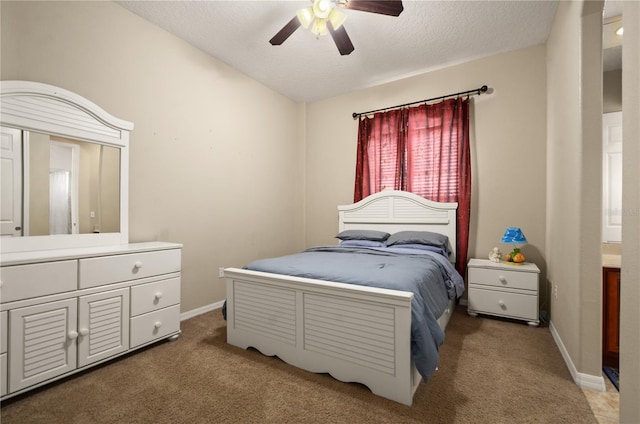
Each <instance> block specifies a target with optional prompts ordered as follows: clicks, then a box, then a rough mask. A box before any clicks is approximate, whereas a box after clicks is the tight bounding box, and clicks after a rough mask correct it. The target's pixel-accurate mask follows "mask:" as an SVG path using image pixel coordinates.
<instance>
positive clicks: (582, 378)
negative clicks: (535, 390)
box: [549, 321, 607, 392]
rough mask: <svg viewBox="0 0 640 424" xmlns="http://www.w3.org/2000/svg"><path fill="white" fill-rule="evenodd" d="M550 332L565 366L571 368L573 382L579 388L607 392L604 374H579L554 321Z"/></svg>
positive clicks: (550, 326) (550, 325)
mask: <svg viewBox="0 0 640 424" xmlns="http://www.w3.org/2000/svg"><path fill="white" fill-rule="evenodd" d="M549 330H551V335H552V336H553V340H554V341H555V342H556V346H558V350H560V353H561V354H562V358H563V359H564V362H565V364H567V368H569V372H570V373H571V377H572V378H573V381H574V382H575V383H576V384H577V385H578V386H579V387H583V388H585V389H592V390H596V391H598V392H606V391H607V388H606V386H605V384H604V377H603V376H602V374H600V375H591V374H584V373H581V372H578V370H577V368H576V366H575V365H574V364H573V361H572V360H571V356H569V352H567V348H566V347H565V346H564V343H562V339H561V338H560V335H559V334H558V331H557V330H556V327H555V326H554V325H553V321H550V322H549Z"/></svg>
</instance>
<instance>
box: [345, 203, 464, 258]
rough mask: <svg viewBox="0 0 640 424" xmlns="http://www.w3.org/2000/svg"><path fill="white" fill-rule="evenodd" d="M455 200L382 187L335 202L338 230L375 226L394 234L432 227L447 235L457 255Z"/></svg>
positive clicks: (365, 228)
mask: <svg viewBox="0 0 640 424" xmlns="http://www.w3.org/2000/svg"><path fill="white" fill-rule="evenodd" d="M457 208H458V204H457V203H455V202H453V203H438V202H432V201H430V200H427V199H425V198H423V197H420V196H418V195H416V194H413V193H409V192H407V191H399V190H384V191H381V192H379V193H375V194H372V195H371V196H368V197H366V198H364V199H362V200H361V201H359V202H357V203H354V204H352V205H342V206H338V215H339V217H338V219H339V225H338V231H344V230H355V229H360V230H378V231H386V232H387V233H390V234H393V233H395V232H398V231H406V230H414V231H432V232H435V233H440V234H444V235H446V236H447V237H449V241H450V244H451V246H449V248H450V249H451V251H452V252H453V253H452V255H451V258H450V260H451V262H455V256H456V235H457V233H456V210H457Z"/></svg>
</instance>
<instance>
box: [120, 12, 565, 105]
mask: <svg viewBox="0 0 640 424" xmlns="http://www.w3.org/2000/svg"><path fill="white" fill-rule="evenodd" d="M118 3H119V4H120V5H122V6H123V7H125V8H126V9H129V10H130V11H132V12H134V13H135V14H137V15H139V16H141V17H142V18H144V19H146V20H148V21H150V22H152V23H154V24H156V25H158V26H160V27H161V28H164V29H165V30H167V31H169V32H171V33H173V34H175V35H176V36H178V37H180V38H182V39H184V40H186V41H187V42H189V43H190V44H192V45H194V46H196V47H198V48H199V49H201V50H203V51H205V52H207V53H209V54H210V55H212V56H214V57H216V58H218V59H219V60H222V61H223V62H225V63H227V64H228V65H230V66H232V67H234V68H235V69H237V70H239V71H241V72H243V73H244V74H246V75H248V76H250V77H252V78H254V79H255V80H257V81H260V82H261V83H263V84H264V85H266V86H268V87H271V88H272V89H273V90H275V91H277V92H279V93H281V94H283V95H285V96H287V97H289V98H291V99H293V100H295V101H299V102H310V101H316V100H321V99H325V98H328V97H333V96H336V95H339V94H342V93H346V92H349V91H353V90H357V89H361V88H366V87H371V86H375V85H378V84H382V83H385V82H389V81H394V80H397V79H401V78H404V77H407V76H411V75H416V74H420V73H423V72H426V71H429V70H433V69H437V68H442V67H445V66H449V65H452V64H456V63H461V62H464V61H468V60H471V59H475V58H479V57H483V56H488V55H493V54H496V53H500V52H506V51H510V50H515V49H520V48H524V47H528V46H533V45H537V44H542V43H544V42H545V41H546V40H547V37H548V35H549V31H550V28H551V25H552V22H553V18H554V15H555V11H556V7H557V3H558V2H557V1H541V0H533V1H528V0H515V1H514V0H509V1H477V0H475V1H461V0H446V1H432V0H430V1H407V0H405V1H403V4H404V11H403V12H402V13H401V14H400V16H399V17H390V16H383V15H376V14H372V13H367V12H360V11H354V10H346V11H345V13H346V14H347V15H348V16H347V20H346V22H345V24H344V26H345V28H346V30H347V32H348V34H349V36H350V38H351V41H352V42H353V45H354V46H355V51H354V52H353V53H351V54H350V55H349V56H341V55H340V54H339V53H338V50H337V49H336V47H335V45H334V43H333V40H332V39H331V37H330V36H323V37H320V38H316V37H315V36H314V35H313V34H311V32H310V31H308V30H305V29H304V28H302V27H300V28H299V29H298V30H297V31H296V32H295V33H294V34H293V35H292V36H291V37H289V39H288V40H286V41H285V42H284V44H282V45H281V46H272V45H270V44H269V39H271V37H272V36H273V35H275V34H276V33H277V32H278V31H279V30H280V28H282V27H283V26H284V25H285V24H286V23H287V22H289V20H290V19H291V18H292V17H294V16H295V14H296V11H297V10H298V9H301V8H303V7H307V6H309V5H310V1H309V0H301V1H300V0H292V1H119V2H118Z"/></svg>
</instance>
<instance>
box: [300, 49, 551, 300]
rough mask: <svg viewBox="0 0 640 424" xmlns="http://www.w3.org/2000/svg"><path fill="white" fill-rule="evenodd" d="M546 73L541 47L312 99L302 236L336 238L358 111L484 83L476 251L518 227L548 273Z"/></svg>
mask: <svg viewBox="0 0 640 424" xmlns="http://www.w3.org/2000/svg"><path fill="white" fill-rule="evenodd" d="M545 75H546V71H545V48H544V46H536V47H531V48H527V49H523V50H518V51H514V52H511V53H505V54H500V55H497V56H492V57H488V58H484V59H480V60H475V61H472V62H468V63H464V64H461V65H457V66H453V67H450V68H446V69H442V70H437V71H434V72H429V73H426V74H423V75H420V76H415V77H412V78H407V79H404V80H401V81H397V82H393V83H390V84H385V85H382V86H379V87H374V88H369V89H366V90H361V91H356V92H353V93H349V94H345V95H343V96H339V97H335V98H331V99H328V100H325V101H320V102H315V103H311V104H309V105H308V106H307V128H306V137H307V159H306V167H305V170H306V172H305V175H306V177H305V179H306V188H307V190H306V215H305V216H306V218H305V220H306V222H307V231H306V235H307V238H306V241H305V244H306V245H307V246H312V245H317V244H326V243H334V242H335V239H333V236H334V235H335V234H336V232H337V216H338V215H337V210H336V205H338V204H348V203H351V202H352V201H353V186H354V178H355V160H356V144H357V143H356V141H357V127H358V122H357V121H356V120H353V119H352V117H351V114H352V113H353V112H363V111H367V110H372V109H377V108H380V107H385V106H392V105H395V104H402V103H406V102H409V101H414V100H420V99H425V98H429V97H434V96H439V95H443V94H447V93H455V92H459V91H463V90H466V89H473V88H477V87H480V86H482V85H483V84H486V85H488V86H489V87H490V91H491V93H490V94H483V95H481V96H476V97H474V98H473V107H472V119H471V122H472V126H471V138H472V172H473V174H472V186H473V190H472V193H473V194H472V206H471V228H470V234H471V236H470V246H469V257H470V258H471V257H480V258H485V257H487V255H488V253H489V251H490V250H491V249H492V248H493V247H494V246H498V247H501V248H502V250H503V251H506V250H507V249H508V248H509V246H504V245H501V244H500V238H501V237H502V234H503V233H504V230H505V228H506V227H507V226H519V227H521V228H522V230H523V232H524V234H525V236H526V237H527V240H528V241H529V244H528V245H526V246H524V248H523V252H524V253H525V255H527V257H529V259H530V260H532V261H534V262H536V263H537V264H538V265H539V266H540V267H541V268H542V270H543V275H544V270H545V268H546V265H545V253H544V249H545V247H544V246H545V184H546V183H545V172H546V164H545V160H546V145H545V140H546V115H545V109H546V77H545ZM543 281H544V280H543ZM542 289H543V297H544V294H545V293H544V289H545V288H544V287H543V288H542ZM542 307H543V308H544V307H546V306H545V304H544V300H543V301H542Z"/></svg>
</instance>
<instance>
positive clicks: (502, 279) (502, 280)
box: [498, 275, 507, 284]
mask: <svg viewBox="0 0 640 424" xmlns="http://www.w3.org/2000/svg"><path fill="white" fill-rule="evenodd" d="M498 280H500V282H501V283H502V284H507V277H505V276H504V275H501V276H499V277H498Z"/></svg>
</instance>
